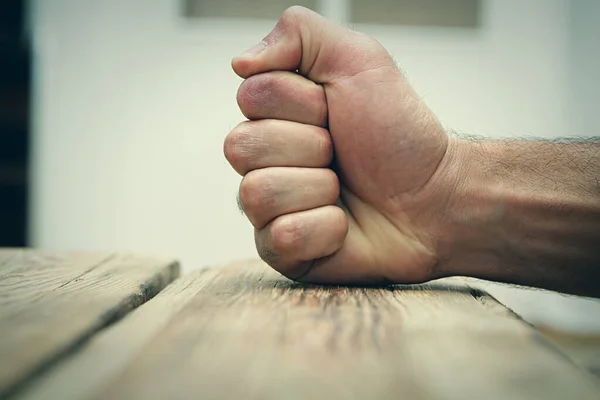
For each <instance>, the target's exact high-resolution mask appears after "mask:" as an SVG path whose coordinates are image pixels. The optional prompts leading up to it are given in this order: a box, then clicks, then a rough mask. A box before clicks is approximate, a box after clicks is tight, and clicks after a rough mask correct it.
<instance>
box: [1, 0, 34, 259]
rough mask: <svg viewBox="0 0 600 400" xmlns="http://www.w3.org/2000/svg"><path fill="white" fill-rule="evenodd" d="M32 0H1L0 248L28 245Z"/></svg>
mask: <svg viewBox="0 0 600 400" xmlns="http://www.w3.org/2000/svg"><path fill="white" fill-rule="evenodd" d="M25 20H26V2H25V1H23V0H14V1H4V2H2V3H0V247H6V246H25V245H27V208H28V166H29V137H30V133H29V127H30V123H29V120H30V112H29V110H30V90H31V55H30V50H29V42H28V38H27V35H26V31H25Z"/></svg>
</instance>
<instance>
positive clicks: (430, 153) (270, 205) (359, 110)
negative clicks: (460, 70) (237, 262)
mask: <svg viewBox="0 0 600 400" xmlns="http://www.w3.org/2000/svg"><path fill="white" fill-rule="evenodd" d="M232 66H233V69H234V71H235V72H236V73H237V74H238V75H239V76H240V77H242V78H245V81H244V82H243V83H242V85H241V87H240V89H239V92H238V104H239V106H240V109H241V110H242V112H243V113H244V115H245V116H246V117H247V118H248V119H249V120H250V121H246V122H243V123H242V124H240V125H239V126H237V127H236V128H235V129H233V131H232V132H231V133H230V134H229V135H228V136H227V138H226V140H225V145H224V152H225V156H226V157H227V159H228V161H229V162H230V163H231V165H232V166H233V167H234V169H235V170H236V171H238V172H239V173H240V174H242V175H244V178H243V180H242V182H241V185H240V192H239V199H240V203H241V205H242V208H243V210H244V212H245V213H246V215H247V216H248V218H249V220H250V221H251V222H252V224H253V225H254V227H255V241H256V246H257V249H258V252H259V254H260V256H261V257H262V258H263V259H264V260H265V261H266V262H267V263H268V264H270V265H271V266H272V267H273V268H275V269H276V270H278V271H279V272H281V273H282V274H284V275H286V276H288V277H290V278H292V279H296V280H301V281H306V282H315V283H384V282H400V283H412V282H422V281H426V280H429V279H433V278H436V277H439V276H443V275H444V274H446V272H445V271H443V268H440V263H441V261H442V259H443V258H444V257H445V256H446V255H445V249H444V246H445V245H444V243H443V240H442V239H441V238H442V235H440V233H441V231H442V229H443V227H442V223H443V222H442V221H443V218H444V217H443V212H442V210H443V209H444V208H445V207H446V205H447V203H448V202H449V201H450V199H451V198H452V196H451V192H452V190H453V187H454V186H455V185H456V184H457V183H456V182H457V180H456V179H455V178H454V176H455V171H454V170H453V168H452V167H451V164H450V163H449V159H450V158H452V155H453V153H454V151H455V149H454V147H455V146H454V141H453V140H452V139H450V138H449V137H448V135H447V134H446V133H445V132H444V130H443V128H442V126H441V125H440V123H439V122H438V120H437V119H436V117H435V115H434V114H433V113H432V112H431V111H430V110H429V109H428V107H427V106H426V105H425V104H424V102H423V101H422V100H421V99H420V98H419V97H418V95H417V94H416V93H415V92H414V90H413V89H412V88H411V86H410V85H409V84H408V82H407V81H406V79H405V78H404V76H403V75H402V73H401V72H400V71H399V70H398V68H397V67H396V64H395V62H394V60H393V59H392V57H391V56H390V55H389V53H388V52H387V51H386V50H385V49H384V48H383V47H382V46H381V45H380V44H379V43H378V42H377V41H375V40H374V39H372V38H370V37H368V36H366V35H363V34H360V33H357V32H354V31H352V30H349V29H345V28H343V27H341V26H337V25H335V24H333V23H330V22H329V21H327V20H326V19H324V18H323V17H321V16H319V15H318V14H316V13H314V12H312V11H310V10H307V9H304V8H301V7H292V8H291V9H288V10H287V11H286V12H285V13H284V14H283V16H282V17H281V19H280V20H279V22H278V24H277V26H276V27H275V28H274V30H273V31H272V32H271V33H270V34H269V35H268V36H267V37H266V38H265V39H264V40H263V41H262V42H261V43H259V45H257V46H256V47H254V48H253V49H252V50H250V51H249V52H247V53H244V54H242V55H241V56H238V57H236V58H235V59H234V60H233V63H232ZM296 71H297V72H296ZM332 162H333V164H332ZM334 171H335V172H334Z"/></svg>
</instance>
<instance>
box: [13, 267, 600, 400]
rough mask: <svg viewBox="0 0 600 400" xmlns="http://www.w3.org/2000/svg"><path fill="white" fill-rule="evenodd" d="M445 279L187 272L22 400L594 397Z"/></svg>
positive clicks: (579, 377) (480, 298) (571, 373)
mask: <svg viewBox="0 0 600 400" xmlns="http://www.w3.org/2000/svg"><path fill="white" fill-rule="evenodd" d="M452 282H453V281H448V280H446V281H438V282H433V283H431V284H428V285H422V286H396V287H387V288H361V287H353V288H349V287H318V286H310V285H302V284H297V283H293V282H291V281H289V280H287V279H285V278H283V277H281V276H280V275H279V274H277V273H276V272H274V271H272V270H271V269H269V268H268V267H266V266H265V265H264V264H263V263H261V262H247V263H239V264H236V265H232V266H229V267H226V268H218V269H217V268H215V269H205V270H202V271H199V272H196V273H192V274H189V275H185V276H183V277H182V278H180V279H178V280H176V281H175V282H174V283H172V284H171V285H169V286H168V287H167V288H166V289H165V290H163V291H162V292H161V293H159V294H158V295H157V296H156V297H155V298H154V299H152V300H151V301H149V302H148V303H146V304H144V305H143V306H141V307H139V308H138V309H136V310H134V311H133V312H131V313H130V314H129V315H128V316H127V317H126V318H124V319H123V320H121V321H120V322H119V323H117V324H114V325H112V326H110V327H108V328H107V329H104V330H103V331H101V332H99V333H98V334H97V335H95V336H94V338H93V339H92V340H90V341H88V342H86V343H85V344H84V345H83V346H82V347H81V349H80V350H79V351H78V352H76V353H74V354H72V355H71V356H70V357H68V358H66V359H64V360H62V362H61V363H60V364H59V365H57V366H55V368H53V369H52V370H50V371H47V372H46V373H45V374H43V375H42V376H40V377H39V378H38V379H36V380H35V381H34V382H31V384H30V385H29V386H28V388H27V390H25V391H23V392H22V393H20V396H19V398H21V399H47V398H57V399H58V398H60V399H161V398H169V399H179V398H181V399H186V398H198V399H238V398H244V399H469V398H473V399H570V398H572V399H598V398H600V391H599V387H598V381H597V380H596V379H595V378H594V377H593V376H592V375H591V374H588V373H587V372H585V371H583V370H582V369H580V368H578V367H577V366H576V365H574V364H573V363H572V362H570V361H569V360H568V359H567V358H566V357H565V356H563V355H562V354H561V353H560V352H558V351H557V350H556V349H555V348H554V347H552V346H551V345H550V344H549V343H548V342H547V341H546V340H545V339H543V337H542V336H541V335H540V334H539V333H538V332H537V331H536V330H535V329H534V328H532V327H531V326H529V325H527V324H526V323H524V322H523V321H522V320H520V319H519V318H517V317H516V316H515V315H514V314H513V313H512V312H510V311H509V310H508V309H506V308H505V307H504V306H502V305H500V304H499V303H497V302H496V301H495V300H494V299H493V298H491V297H489V296H487V295H486V294H485V293H483V292H480V291H478V290H476V289H472V288H470V287H468V286H465V285H461V284H454V283H452Z"/></svg>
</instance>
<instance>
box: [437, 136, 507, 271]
mask: <svg viewBox="0 0 600 400" xmlns="http://www.w3.org/2000/svg"><path fill="white" fill-rule="evenodd" d="M503 152H504V148H503V144H502V142H500V141H491V140H490V141H485V140H483V141H472V140H465V139H460V138H457V137H452V139H451V141H450V146H449V149H448V154H447V158H448V159H447V160H446V163H447V164H446V168H445V169H446V172H445V176H444V178H443V180H444V182H445V183H444V184H443V185H442V186H443V187H444V189H443V190H442V193H443V196H444V197H445V198H446V199H447V200H445V207H444V209H443V210H440V213H441V215H439V216H437V218H436V219H437V220H439V221H442V223H441V224H440V225H439V227H438V228H437V229H435V231H436V232H437V234H436V235H435V237H434V241H435V245H436V253H437V256H438V265H437V271H438V274H439V275H440V276H451V275H462V276H473V277H479V278H486V279H494V280H503V277H502V273H503V267H502V263H503V258H502V257H503V246H504V244H503V233H502V232H501V230H502V220H503V214H504V211H505V209H506V200H507V199H506V197H507V196H508V195H509V192H510V189H509V187H508V186H509V185H507V184H506V182H503V179H502V177H501V176H499V175H498V174H496V173H495V171H494V168H493V166H492V165H491V164H492V163H490V160H498V159H501V158H502V157H503ZM504 256H505V255H504Z"/></svg>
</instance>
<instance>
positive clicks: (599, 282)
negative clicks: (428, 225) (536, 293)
mask: <svg viewBox="0 0 600 400" xmlns="http://www.w3.org/2000/svg"><path fill="white" fill-rule="evenodd" d="M452 147H453V151H452V152H451V153H450V155H449V156H450V157H451V158H452V159H453V160H451V162H452V161H453V164H454V165H456V168H455V169H454V171H455V172H454V173H455V174H456V176H457V178H458V179H456V180H455V181H456V182H458V184H457V185H456V186H455V187H454V188H453V191H454V196H452V198H454V199H456V200H455V201H453V202H452V204H451V205H450V207H449V210H450V211H449V213H448V214H447V218H448V220H447V221H446V224H447V227H448V229H447V230H446V232H444V233H443V235H441V237H442V236H443V238H440V239H438V242H439V245H440V247H441V249H442V251H441V253H440V254H441V255H442V256H443V257H442V259H440V266H439V267H440V268H441V269H442V271H443V272H444V273H445V274H448V275H450V274H451V275H467V276H474V277H479V278H484V279H492V280H496V281H503V282H509V283H515V284H520V285H528V286H537V287H543V288H548V289H553V290H558V291H562V292H566V293H572V294H578V295H586V296H595V297H600V138H595V139H588V140H581V141H575V140H571V139H568V140H557V141H555V142H548V141H525V140H501V141H500V140H498V141H496V140H480V141H479V140H463V139H458V140H454V141H453V144H452Z"/></svg>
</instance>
